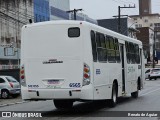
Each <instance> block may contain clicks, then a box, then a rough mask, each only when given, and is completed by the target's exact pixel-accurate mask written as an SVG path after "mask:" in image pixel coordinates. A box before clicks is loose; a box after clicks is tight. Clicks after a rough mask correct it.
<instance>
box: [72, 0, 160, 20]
mask: <svg viewBox="0 0 160 120" xmlns="http://www.w3.org/2000/svg"><path fill="white" fill-rule="evenodd" d="M144 1H145V0H144ZM151 1H152V13H160V0H151ZM134 4H135V6H136V8H129V9H128V8H125V9H121V15H138V14H139V4H138V0H70V9H71V10H72V9H81V8H82V9H83V11H82V13H84V14H86V15H88V16H89V17H90V18H93V19H107V18H112V16H117V15H118V6H121V7H123V6H124V5H125V6H126V7H127V6H129V5H130V6H134Z"/></svg>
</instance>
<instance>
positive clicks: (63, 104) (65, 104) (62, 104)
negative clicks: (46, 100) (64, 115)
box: [53, 100, 73, 109]
mask: <svg viewBox="0 0 160 120" xmlns="http://www.w3.org/2000/svg"><path fill="white" fill-rule="evenodd" d="M53 102H54V105H55V107H56V108H57V109H70V108H72V106H73V101H72V100H53Z"/></svg>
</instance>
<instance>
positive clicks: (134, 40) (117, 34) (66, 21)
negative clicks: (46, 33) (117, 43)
mask: <svg viewBox="0 0 160 120" xmlns="http://www.w3.org/2000/svg"><path fill="white" fill-rule="evenodd" d="M51 24H56V25H58V24H61V25H65V24H70V25H77V24H83V25H86V26H89V27H94V28H95V29H98V30H103V31H106V32H107V33H109V34H108V35H111V36H116V37H117V38H119V39H121V40H125V41H128V42H133V43H137V44H139V45H141V46H142V42H141V41H140V40H137V39H134V38H131V37H128V36H125V35H122V34H119V33H117V32H114V31H112V30H109V29H106V28H104V27H101V26H98V25H95V24H92V23H89V22H86V21H78V20H77V21H75V20H55V21H45V22H38V23H31V24H28V25H24V26H23V28H24V27H35V26H43V25H51Z"/></svg>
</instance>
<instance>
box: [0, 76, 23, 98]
mask: <svg viewBox="0 0 160 120" xmlns="http://www.w3.org/2000/svg"><path fill="white" fill-rule="evenodd" d="M0 91H1V92H0V93H1V98H4V99H6V98H9V97H10V96H12V97H17V96H18V95H19V94H20V91H21V90H20V84H19V82H18V81H17V80H16V79H15V78H13V77H12V76H0Z"/></svg>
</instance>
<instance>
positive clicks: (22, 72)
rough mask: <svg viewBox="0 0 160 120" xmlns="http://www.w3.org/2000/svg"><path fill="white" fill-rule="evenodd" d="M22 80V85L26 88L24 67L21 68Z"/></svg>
mask: <svg viewBox="0 0 160 120" xmlns="http://www.w3.org/2000/svg"><path fill="white" fill-rule="evenodd" d="M20 80H21V85H22V86H23V87H26V80H25V70H24V65H22V66H21V69H20Z"/></svg>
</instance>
